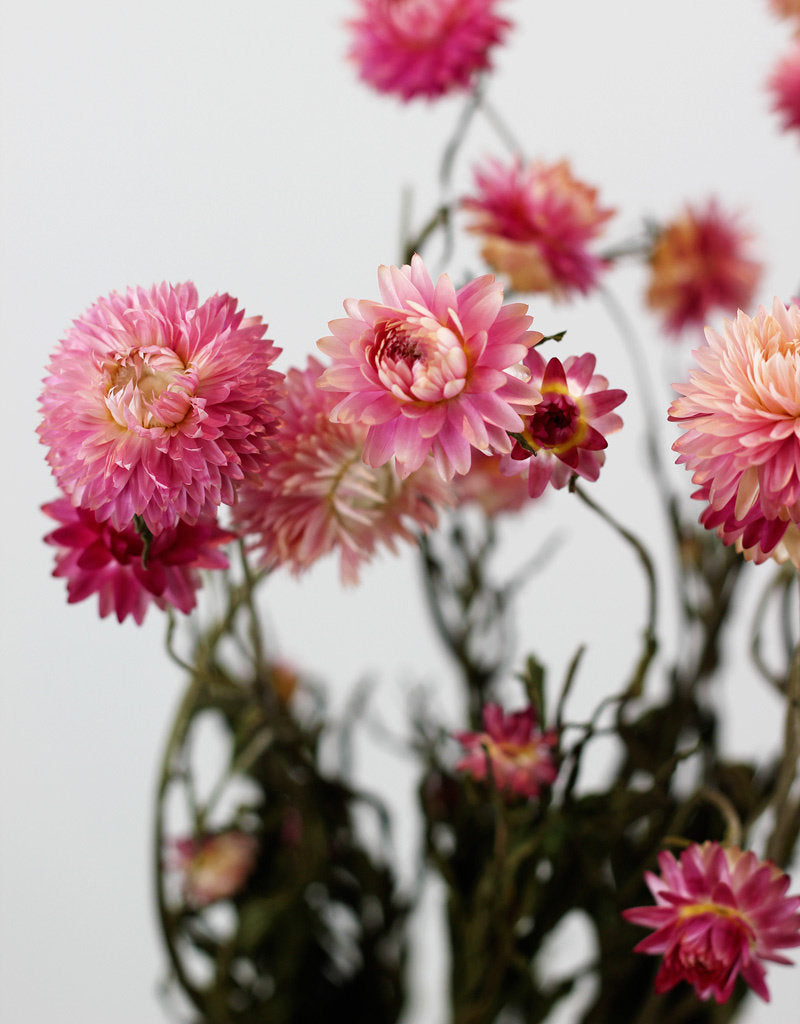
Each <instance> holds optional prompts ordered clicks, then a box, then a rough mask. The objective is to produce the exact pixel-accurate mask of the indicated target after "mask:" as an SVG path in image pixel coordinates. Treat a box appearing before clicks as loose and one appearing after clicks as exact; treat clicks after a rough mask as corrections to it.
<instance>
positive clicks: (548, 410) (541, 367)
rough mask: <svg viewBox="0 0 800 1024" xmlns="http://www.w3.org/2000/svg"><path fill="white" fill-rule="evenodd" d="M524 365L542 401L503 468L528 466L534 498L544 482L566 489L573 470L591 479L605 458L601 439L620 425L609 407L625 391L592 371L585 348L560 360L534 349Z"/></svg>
mask: <svg viewBox="0 0 800 1024" xmlns="http://www.w3.org/2000/svg"><path fill="white" fill-rule="evenodd" d="M525 365H526V366H527V368H528V369H529V370H530V371H531V382H532V383H533V384H535V385H536V387H537V388H538V389H539V391H540V392H541V395H542V400H541V402H539V404H538V405H537V406H536V408H535V409H534V410H533V412H532V413H531V414H530V415H529V416H527V417H525V426H524V429H523V430H521V431H520V432H519V435H518V437H517V440H516V441H515V443H514V447H513V448H512V450H511V454H510V455H509V456H505V457H504V459H503V472H504V473H508V474H514V473H520V472H524V471H526V470H527V476H528V490H529V493H530V495H531V497H533V498H538V497H539V496H540V495H541V494H543V493H544V491H545V488H546V487H547V485H548V484H550V485H551V486H553V487H555V488H557V489H558V488H561V487H565V486H566V485H567V484H568V483H569V479H570V477H571V476H572V474H573V473H577V475H578V476H582V477H583V478H584V479H585V480H596V479H597V478H598V476H599V475H600V467H601V466H602V465H603V461H604V460H605V452H604V449H605V448H606V447H607V445H608V442H607V441H606V437H607V436H608V435H609V434H613V433H614V432H615V431H617V430H619V429H620V428H621V427H622V419H621V418H620V417H619V416H618V415H617V414H616V413H615V412H613V410H614V409H616V408H617V406H618V405H620V404H621V403H622V402H624V401H625V398H626V397H627V396H626V393H625V392H624V391H622V390H620V389H619V388H609V386H608V380H607V379H606V378H605V377H603V376H601V375H600V374H598V373H595V372H594V368H595V357H594V356H593V355H592V354H591V353H588V352H587V353H586V354H585V355H582V356H567V358H566V359H565V360H564V362H563V363H562V362H561V360H560V359H558V358H556V357H555V356H553V357H552V358H551V359H549V360H547V361H545V359H544V357H543V356H542V355H540V353H539V351H538V349H531V351H530V352H529V353H528V355H527V356H526V357H525Z"/></svg>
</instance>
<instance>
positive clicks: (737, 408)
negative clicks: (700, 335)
mask: <svg viewBox="0 0 800 1024" xmlns="http://www.w3.org/2000/svg"><path fill="white" fill-rule="evenodd" d="M706 338H707V341H708V344H707V345H706V346H704V347H703V348H700V349H698V350H697V351H696V352H695V353H694V356H695V359H696V361H697V364H698V368H697V369H694V370H692V371H691V372H690V374H689V382H688V383H684V384H676V385H675V390H676V391H677V392H678V393H679V395H681V396H682V397H679V398H676V399H675V400H674V401H673V403H672V405H671V406H670V410H669V418H670V419H671V420H673V421H675V422H677V423H680V425H681V426H682V427H683V428H684V430H685V433H683V434H681V436H680V437H679V438H678V439H677V441H676V442H675V443H674V445H673V446H672V447H673V449H674V450H675V451H676V452H678V460H677V461H678V462H679V463H682V464H683V465H685V466H686V468H687V469H688V470H690V471H691V472H692V474H693V475H692V480H693V481H694V483H695V484H697V486H698V488H699V490H698V491H697V492H696V494H695V497H697V498H699V499H700V500H702V501H704V502H708V504H709V506H710V510H707V511H706V512H705V513H704V515H703V517H701V521H702V522H703V524H704V525H705V526H706V527H707V528H708V529H714V530H716V531H717V532H718V533H719V535H720V537H721V538H722V539H723V541H725V543H728V544H730V543H740V546H741V547H742V548H743V549H745V550H746V551H747V552H749V555H750V557H752V559H753V560H754V561H763V558H764V557H766V556H767V555H770V554H771V553H772V552H773V550H774V549H776V548H778V552H777V553H778V555H779V557H780V556H782V555H784V554H785V555H786V556H787V557H790V558H792V561H793V562H794V563H795V564H796V565H798V566H799V567H800V561H798V560H797V544H796V542H795V540H794V539H793V538H794V533H793V531H792V532H789V533H787V529H788V527H789V526H790V525H791V524H796V523H800V438H798V434H797V422H798V417H800V306H798V305H797V303H794V302H793V303H791V304H790V305H789V306H786V305H785V304H784V303H783V302H781V300H780V299H777V298H776V299H775V300H774V302H773V304H772V308H771V309H769V310H768V309H767V308H765V307H764V306H760V307H759V309H758V312H757V313H756V315H755V316H754V317H752V318H751V317H749V316H748V315H747V314H745V313H743V312H741V311H740V312H739V315H738V316H737V318H736V319H735V320H734V321H727V320H726V321H724V322H723V330H722V333H721V334H720V333H717V332H716V331H714V330H712V329H710V328H708V329H707V330H706ZM784 538H786V541H785V546H784V547H783V548H780V547H779V545H780V544H781V543H783V542H784Z"/></svg>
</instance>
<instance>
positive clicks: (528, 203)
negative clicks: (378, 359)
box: [462, 159, 614, 298]
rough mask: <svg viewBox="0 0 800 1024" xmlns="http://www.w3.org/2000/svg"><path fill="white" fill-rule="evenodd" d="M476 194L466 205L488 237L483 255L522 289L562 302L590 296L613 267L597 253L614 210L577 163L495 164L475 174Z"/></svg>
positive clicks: (475, 224)
mask: <svg viewBox="0 0 800 1024" xmlns="http://www.w3.org/2000/svg"><path fill="white" fill-rule="evenodd" d="M475 184H476V193H475V195H472V196H468V197H467V198H466V199H464V200H463V202H462V205H463V207H464V209H465V210H469V211H470V212H471V213H472V214H473V217H472V220H471V221H470V223H469V225H468V230H469V231H472V232H475V233H476V234H479V235H481V236H482V237H483V248H482V250H481V251H482V255H483V258H484V259H485V260H486V262H487V263H488V264H489V266H490V267H491V268H492V269H493V270H496V271H498V272H499V273H501V274H505V275H506V276H507V277H508V278H509V279H510V281H511V285H512V286H513V287H514V288H515V289H517V290H518V291H521V292H549V293H551V294H552V295H554V296H555V297H557V298H560V297H564V296H567V295H569V294H570V293H572V292H576V291H578V292H588V291H589V290H590V289H591V288H592V287H593V286H594V285H595V284H596V283H597V279H598V276H599V274H600V272H601V271H602V269H603V268H604V266H605V263H604V261H603V260H602V259H600V258H599V257H597V256H595V255H593V254H592V253H591V252H590V251H589V243H590V242H591V241H592V240H593V239H594V238H596V237H597V236H598V235H599V234H600V233H601V231H602V230H603V226H604V224H605V222H606V221H607V220H608V219H609V217H611V216H613V214H614V211H613V210H612V209H609V208H607V207H602V206H600V204H599V202H598V199H597V189H595V188H592V187H591V186H589V185H586V184H585V183H584V182H582V181H579V180H578V179H577V178H576V177H575V176H574V175H573V174H572V171H571V170H570V167H569V164H568V163H567V162H566V161H564V160H562V161H560V162H559V163H555V164H547V163H543V162H541V161H533V162H532V163H529V164H523V163H522V161H521V160H520V159H516V160H515V161H514V162H513V163H512V164H510V165H508V166H506V165H504V164H502V163H501V162H500V161H498V160H490V161H488V162H487V163H486V164H485V166H484V167H481V168H479V169H477V170H476V171H475Z"/></svg>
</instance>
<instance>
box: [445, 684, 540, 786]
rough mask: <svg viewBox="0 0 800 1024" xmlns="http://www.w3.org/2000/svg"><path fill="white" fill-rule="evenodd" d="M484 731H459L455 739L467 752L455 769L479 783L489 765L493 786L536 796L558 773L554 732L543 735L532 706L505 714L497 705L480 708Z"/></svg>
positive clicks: (486, 772)
mask: <svg viewBox="0 0 800 1024" xmlns="http://www.w3.org/2000/svg"><path fill="white" fill-rule="evenodd" d="M483 730H484V731H483V732H459V733H456V734H455V738H456V739H457V740H458V741H459V743H460V744H461V745H462V746H463V747H464V749H465V750H466V754H465V756H464V757H462V758H461V760H460V761H459V762H458V763H457V764H456V770H457V771H460V772H464V773H465V774H467V775H470V776H472V778H474V779H477V780H478V781H482V780H483V779H485V778H486V777H487V774H488V771H489V767H490V766H491V772H492V779H493V780H494V785H495V787H496V788H497V789H498V790H499V791H500V792H503V793H509V794H516V795H517V796H525V797H536V796H538V795H539V793H540V792H541V791H542V788H543V787H544V786H549V785H551V784H552V783H553V782H554V781H555V778H556V775H557V774H558V771H557V768H556V765H555V761H554V757H553V749H554V748H555V747H556V745H557V742H558V741H557V736H556V733H555V731H554V730H548V731H547V732H542V731H541V730H540V729H539V727H538V724H537V721H536V713H535V711H534V709H533V708H532V707H527V708H525V710H524V711H514V712H511V713H510V714H508V715H506V714H505V713H504V712H503V709H502V708H501V707H500V705H499V704H487V705H486V706H485V707H484V709H483Z"/></svg>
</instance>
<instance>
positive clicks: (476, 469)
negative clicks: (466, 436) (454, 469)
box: [450, 452, 531, 519]
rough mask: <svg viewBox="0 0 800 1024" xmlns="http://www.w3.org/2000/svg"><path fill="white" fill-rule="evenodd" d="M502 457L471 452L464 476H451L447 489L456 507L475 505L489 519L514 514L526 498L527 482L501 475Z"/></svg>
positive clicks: (524, 502)
mask: <svg viewBox="0 0 800 1024" xmlns="http://www.w3.org/2000/svg"><path fill="white" fill-rule="evenodd" d="M504 458H506V456H503V455H484V454H483V452H473V453H472V464H471V466H470V468H469V472H468V473H465V474H464V476H454V477H453V479H452V481H451V484H450V486H451V488H452V491H453V494H454V502H455V505H456V506H457V507H459V508H460V507H461V506H463V505H477V506H478V508H480V509H482V510H483V512H484V513H485V514H486V515H487V516H489V518H490V519H493V518H494V517H495V516H497V515H500V514H501V513H505V512H518V511H519V510H520V509H521V508H522V507H523V506H524V505H527V504H528V502H529V501H530V500H531V499H530V494H529V493H528V481H527V480H526V479H525V478H524V477H522V476H519V475H514V476H507V475H505V474H504V473H503V472H502V463H503V459H504Z"/></svg>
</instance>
